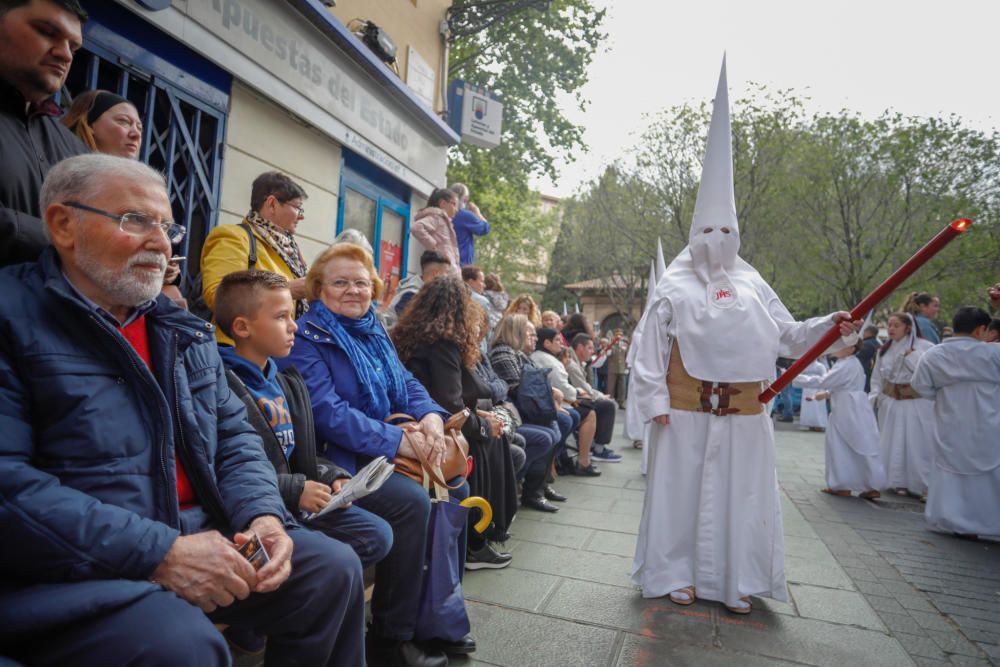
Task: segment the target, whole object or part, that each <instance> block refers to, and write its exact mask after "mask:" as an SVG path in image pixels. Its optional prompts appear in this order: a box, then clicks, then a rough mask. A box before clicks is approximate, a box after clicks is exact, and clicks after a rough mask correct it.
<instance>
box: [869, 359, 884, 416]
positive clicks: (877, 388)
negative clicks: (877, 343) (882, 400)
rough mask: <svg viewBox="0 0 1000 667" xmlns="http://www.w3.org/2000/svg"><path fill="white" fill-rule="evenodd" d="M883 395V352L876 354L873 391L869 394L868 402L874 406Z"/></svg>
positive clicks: (873, 368) (872, 382) (873, 369)
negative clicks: (880, 395)
mask: <svg viewBox="0 0 1000 667" xmlns="http://www.w3.org/2000/svg"><path fill="white" fill-rule="evenodd" d="M881 393H882V351H881V350H879V351H878V352H877V353H876V354H875V365H874V366H873V367H872V380H871V389H870V390H869V392H868V400H870V401H871V402H872V405H874V404H875V402H876V401H878V397H879V394H881Z"/></svg>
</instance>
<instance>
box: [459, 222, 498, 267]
mask: <svg viewBox="0 0 1000 667" xmlns="http://www.w3.org/2000/svg"><path fill="white" fill-rule="evenodd" d="M451 226H452V227H454V228H455V240H456V241H457V242H458V256H459V258H460V261H461V262H462V266H468V265H469V264H473V263H475V261H476V239H475V237H476V236H485V235H487V234H489V233H490V223H488V222H486V221H485V220H483V219H482V218H480V217H479V216H477V215H476V214H475V213H473V212H472V211H470V210H469V209H467V208H463V209H462V210H461V211H459V212H458V213H456V214H455V217H454V218H452V219H451Z"/></svg>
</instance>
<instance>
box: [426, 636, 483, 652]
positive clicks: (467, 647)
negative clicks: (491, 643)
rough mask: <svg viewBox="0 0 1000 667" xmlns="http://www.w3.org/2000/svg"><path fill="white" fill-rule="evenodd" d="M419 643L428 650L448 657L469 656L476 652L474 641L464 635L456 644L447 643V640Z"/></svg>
mask: <svg viewBox="0 0 1000 667" xmlns="http://www.w3.org/2000/svg"><path fill="white" fill-rule="evenodd" d="M420 643H421V644H423V645H424V646H426V647H428V648H430V649H434V650H437V651H443V652H444V653H447V654H448V655H469V654H470V653H475V652H476V640H475V639H473V638H472V635H465V636H464V637H462V638H461V639H459V640H458V641H457V642H452V641H448V640H447V639H429V640H427V641H425V642H420Z"/></svg>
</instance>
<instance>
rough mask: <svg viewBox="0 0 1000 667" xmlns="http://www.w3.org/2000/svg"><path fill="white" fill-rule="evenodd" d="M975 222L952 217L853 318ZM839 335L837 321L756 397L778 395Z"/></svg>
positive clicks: (763, 398)
mask: <svg viewBox="0 0 1000 667" xmlns="http://www.w3.org/2000/svg"><path fill="white" fill-rule="evenodd" d="M971 224H972V220H969V219H968V218H959V219H958V220H952V221H951V222H950V223H948V226H947V227H945V228H944V229H942V230H941V231H940V232H938V233H937V235H936V236H935V237H934V238H932V239H931V240H930V241H928V242H927V244H926V245H925V246H924V247H923V248H921V249H920V250H918V251H917V253H916V254H915V255H914V256H913V257H911V258H909V259H908V260H906V262H905V263H904V264H903V265H902V266H901V267H899V268H898V269H896V270H895V271H894V272H893V274H892V275H891V276H889V277H888V278H886V279H885V281H884V282H883V283H882V284H881V285H879V286H878V287H876V288H875V289H874V290H872V292H871V294H869V295H868V296H866V297H865V298H864V299H862V300H861V303H859V304H858V305H856V306H854V308H852V309H851V320H860V319H861V318H862V317H864V315H866V314H867V313H868V311H870V310H872V309H873V308H875V306H877V305H878V304H879V303H880V302H881V301H882V300H883V299H885V298H886V297H887V296H889V294H890V293H891V292H892V291H893V290H895V289H896V288H897V287H899V286H900V285H901V284H902V283H903V281H905V280H906V279H907V278H909V277H910V276H911V275H913V273H914V272H915V271H916V270H917V269H919V268H920V267H921V266H923V265H924V264H925V263H926V262H927V260H929V259H930V258H931V257H933V256H934V255H936V254H938V252H940V251H941V248H943V247H945V246H946V245H948V244H949V243H950V242H951V240H952V239H954V238H955V237H956V236H958V235H959V234H961V233H962V232H964V231H965V230H966V229H968V228H969V225H971ZM838 338H840V327H839V325H834V326H833V328H831V329H830V330H829V331H827V332H826V335H824V336H823V337H822V338H821V339H820V340H819V342H818V343H816V344H815V345H813V346H812V347H811V348H809V351H808V352H806V353H805V354H804V355H802V356H801V357H800V358H799V360H798V361H796V362H795V363H794V364H792V365H791V366H789V367H788V370H787V371H785V372H784V373H782V374H781V376H780V377H779V378H778V379H777V380H775V381H774V382H773V383H772V384H771V386H770V387H768V388H767V389H765V390H764V391H762V392H761V393H760V395H759V396H758V397H757V399H758V400H760V402H761V403H767V402H768V401H770V400H771V399H772V398H774V397H775V396H777V395H778V393H779V392H781V390H782V389H784V388H785V387H786V386H788V383H789V382H791V381H792V380H793V379H795V376H796V375H798V374H799V373H801V372H802V371H803V370H805V368H806V366H808V365H809V364H811V363H812V362H814V361H815V360H816V359H817V358H818V357H819V355H821V354H823V352H825V351H826V350H827V348H829V347H830V346H831V345H833V343H834V341H836V340H837V339H838Z"/></svg>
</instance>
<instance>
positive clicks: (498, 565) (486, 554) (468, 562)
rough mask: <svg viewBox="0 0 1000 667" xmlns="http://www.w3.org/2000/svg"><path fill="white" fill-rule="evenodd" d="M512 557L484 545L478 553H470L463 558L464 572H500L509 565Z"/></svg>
mask: <svg viewBox="0 0 1000 667" xmlns="http://www.w3.org/2000/svg"><path fill="white" fill-rule="evenodd" d="M511 558H513V556H511V555H510V554H509V553H507V552H505V551H497V550H496V549H494V548H493V547H491V546H490V545H489V544H484V545H483V548H482V549H479V550H478V551H470V552H469V554H468V555H467V556H466V558H465V569H466V570H502V569H503V568H505V567H507V566H508V565H510V561H511Z"/></svg>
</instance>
